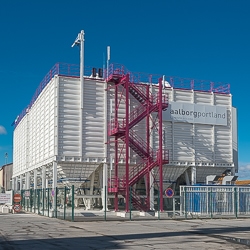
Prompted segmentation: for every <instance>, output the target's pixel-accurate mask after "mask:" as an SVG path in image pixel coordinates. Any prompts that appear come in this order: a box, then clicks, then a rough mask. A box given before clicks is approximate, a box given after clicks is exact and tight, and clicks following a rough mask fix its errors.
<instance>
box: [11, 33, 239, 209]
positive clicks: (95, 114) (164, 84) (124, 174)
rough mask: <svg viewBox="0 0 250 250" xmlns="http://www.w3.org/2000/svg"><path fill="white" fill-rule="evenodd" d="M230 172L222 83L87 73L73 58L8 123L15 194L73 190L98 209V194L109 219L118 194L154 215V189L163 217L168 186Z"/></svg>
mask: <svg viewBox="0 0 250 250" xmlns="http://www.w3.org/2000/svg"><path fill="white" fill-rule="evenodd" d="M81 35H82V36H83V34H82V33H80V34H79V36H80V37H78V38H79V39H78V40H76V42H77V43H79V45H80V46H81V48H83V47H82V46H83V41H84V39H83V37H82V39H80V38H81ZM237 171H238V152H237V110H236V108H234V107H233V106H232V95H231V93H230V86H229V85H228V84H220V83H215V82H208V81H207V82H206V81H197V80H191V79H183V78H174V77H167V76H164V75H154V74H138V73H132V72H130V71H128V70H127V69H126V68H125V67H124V66H123V65H116V64H109V65H107V67H106V69H96V68H93V69H89V68H87V67H84V65H83V54H81V65H80V67H79V66H78V65H70V64H56V65H55V66H54V67H53V68H52V69H51V70H50V71H49V72H48V74H47V75H46V76H45V78H44V79H43V81H42V82H41V83H40V85H39V87H38V89H37V91H36V93H35V95H34V96H33V98H32V100H31V102H30V104H29V105H28V106H27V107H26V108H25V109H24V110H23V112H22V113H21V114H20V115H19V116H18V117H17V119H16V124H15V130H14V159H13V178H12V185H13V189H14V190H20V189H29V188H34V189H38V188H46V187H52V188H56V187H57V186H61V185H66V186H71V185H72V184H74V185H75V186H76V187H82V188H84V187H85V188H87V189H85V190H86V191H84V194H88V195H94V194H99V193H101V194H102V199H103V200H104V190H107V192H108V193H109V194H112V195H113V196H112V197H114V199H113V202H114V208H115V210H117V209H118V195H121V196H123V197H125V198H126V199H128V198H129V193H130V194H131V193H132V202H133V205H134V207H135V208H137V209H138V210H144V211H146V210H153V209H154V202H153V201H154V193H155V190H158V191H159V193H160V209H161V211H162V210H163V209H164V200H163V195H164V190H166V189H167V188H168V187H170V186H171V187H172V188H173V189H174V190H175V189H176V188H178V186H179V185H182V184H187V185H190V184H196V183H206V176H208V175H221V174H222V173H224V172H227V173H231V174H232V175H234V174H235V173H237ZM106 187H107V188H106ZM138 190H139V191H138ZM141 192H142V193H143V194H145V195H146V199H144V200H143V201H141V200H140V198H139V195H140V194H141ZM91 202H92V200H91V199H89V200H85V206H86V207H89V208H90V207H91ZM103 204H104V203H103ZM128 209H129V207H128V202H127V203H126V207H125V210H128Z"/></svg>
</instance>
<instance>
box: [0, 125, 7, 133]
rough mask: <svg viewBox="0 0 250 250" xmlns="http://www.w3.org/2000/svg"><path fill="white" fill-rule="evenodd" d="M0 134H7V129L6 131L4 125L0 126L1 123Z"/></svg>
mask: <svg viewBox="0 0 250 250" xmlns="http://www.w3.org/2000/svg"><path fill="white" fill-rule="evenodd" d="M1 134H4V135H5V134H7V131H6V129H5V127H4V126H1V125H0V135H1Z"/></svg>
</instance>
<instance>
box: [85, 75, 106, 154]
mask: <svg viewBox="0 0 250 250" xmlns="http://www.w3.org/2000/svg"><path fill="white" fill-rule="evenodd" d="M83 93H84V94H83V95H84V98H83V107H84V108H83V125H82V130H83V131H82V132H83V144H82V150H83V157H98V158H99V157H105V155H104V146H105V143H106V141H105V139H104V135H105V131H106V127H105V126H104V123H105V120H106V117H105V114H106V107H105V103H104V99H105V98H104V97H105V95H106V91H105V83H104V82H103V81H100V80H99V81H98V80H91V79H88V80H85V85H84V91H83Z"/></svg>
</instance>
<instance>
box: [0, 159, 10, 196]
mask: <svg viewBox="0 0 250 250" xmlns="http://www.w3.org/2000/svg"><path fill="white" fill-rule="evenodd" d="M12 175H13V164H12V163H6V164H4V165H3V166H2V167H0V193H1V192H5V191H8V190H11V189H12V184H11V182H12Z"/></svg>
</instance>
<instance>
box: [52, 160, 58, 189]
mask: <svg viewBox="0 0 250 250" xmlns="http://www.w3.org/2000/svg"><path fill="white" fill-rule="evenodd" d="M52 181H53V183H52V189H54V190H55V189H56V187H57V162H55V161H53V177H52Z"/></svg>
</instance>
